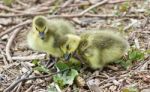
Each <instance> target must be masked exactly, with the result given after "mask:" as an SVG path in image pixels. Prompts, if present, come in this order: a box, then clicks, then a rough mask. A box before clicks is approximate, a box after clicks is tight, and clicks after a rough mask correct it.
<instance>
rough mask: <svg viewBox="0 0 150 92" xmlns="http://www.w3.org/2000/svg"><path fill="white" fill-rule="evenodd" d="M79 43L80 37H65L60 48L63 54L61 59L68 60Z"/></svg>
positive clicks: (71, 35) (69, 35) (70, 35)
mask: <svg viewBox="0 0 150 92" xmlns="http://www.w3.org/2000/svg"><path fill="white" fill-rule="evenodd" d="M79 43H80V37H79V36H77V35H73V34H68V35H66V40H65V41H64V42H63V44H62V45H61V46H60V49H61V51H62V52H63V57H64V58H65V60H67V61H68V60H69V59H70V57H71V56H72V54H73V53H74V52H75V50H76V49H77V48H78V45H79Z"/></svg>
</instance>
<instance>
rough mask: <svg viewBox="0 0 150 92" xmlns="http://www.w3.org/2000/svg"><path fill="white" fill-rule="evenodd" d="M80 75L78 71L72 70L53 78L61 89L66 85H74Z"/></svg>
mask: <svg viewBox="0 0 150 92" xmlns="http://www.w3.org/2000/svg"><path fill="white" fill-rule="evenodd" d="M77 75H78V72H77V70H75V69H70V70H68V71H65V72H63V73H61V74H60V73H59V74H57V75H54V76H53V80H54V82H55V83H57V84H58V85H59V86H60V87H64V86H65V85H67V84H68V85H72V84H73V81H74V79H75V77H76V76H77Z"/></svg>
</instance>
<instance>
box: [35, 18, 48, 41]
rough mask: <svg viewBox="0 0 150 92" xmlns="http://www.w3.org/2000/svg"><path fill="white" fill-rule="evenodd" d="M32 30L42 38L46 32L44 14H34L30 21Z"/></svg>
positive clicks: (46, 26)
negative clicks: (31, 21)
mask: <svg viewBox="0 0 150 92" xmlns="http://www.w3.org/2000/svg"><path fill="white" fill-rule="evenodd" d="M32 27H33V30H35V32H36V33H37V35H39V37H40V38H41V39H42V40H44V39H45V38H46V37H45V36H46V33H47V31H48V25H47V19H46V17H44V16H36V17H34V19H33V23H32Z"/></svg>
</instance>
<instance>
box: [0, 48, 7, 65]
mask: <svg viewBox="0 0 150 92" xmlns="http://www.w3.org/2000/svg"><path fill="white" fill-rule="evenodd" d="M0 52H1V55H2V58H3V62H4V64H5V65H6V66H8V62H7V60H6V57H5V53H4V51H3V50H2V49H0Z"/></svg>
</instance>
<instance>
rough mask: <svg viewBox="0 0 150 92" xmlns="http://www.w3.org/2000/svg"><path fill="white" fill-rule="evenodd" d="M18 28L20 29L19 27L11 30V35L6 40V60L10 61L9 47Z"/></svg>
mask: <svg viewBox="0 0 150 92" xmlns="http://www.w3.org/2000/svg"><path fill="white" fill-rule="evenodd" d="M20 29H21V28H18V29H16V30H15V31H14V32H13V34H12V36H11V37H10V38H9V40H8V42H7V44H6V57H7V60H8V61H9V62H12V58H11V54H10V47H11V45H12V42H13V41H14V38H15V36H16V35H17V33H18V32H19V31H20Z"/></svg>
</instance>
